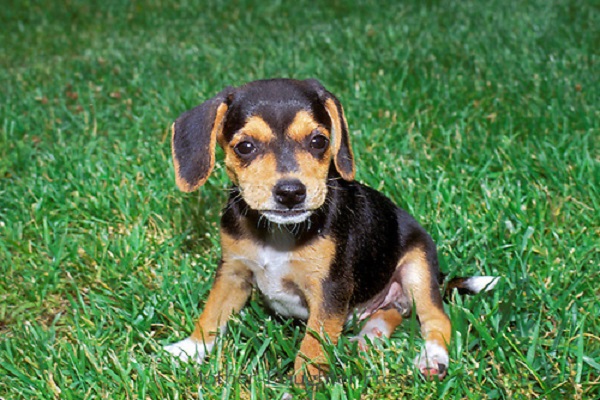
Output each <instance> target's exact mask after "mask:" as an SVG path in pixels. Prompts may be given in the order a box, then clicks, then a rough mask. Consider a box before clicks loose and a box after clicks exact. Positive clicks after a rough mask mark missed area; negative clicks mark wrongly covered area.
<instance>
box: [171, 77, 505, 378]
mask: <svg viewBox="0 0 600 400" xmlns="http://www.w3.org/2000/svg"><path fill="white" fill-rule="evenodd" d="M172 134H173V136H172V151H173V163H174V166H175V181H176V183H177V186H178V187H179V188H180V189H181V190H183V191H185V192H191V191H193V190H196V189H197V188H199V187H200V186H202V184H204V182H205V181H206V179H207V178H208V176H209V175H210V173H211V170H212V169H213V166H214V164H215V146H216V144H217V143H218V144H219V145H220V146H221V147H222V148H223V150H224V153H225V167H226V171H227V174H228V176H229V178H230V179H231V181H232V182H233V186H232V188H231V190H230V195H229V200H228V202H227V205H226V206H225V208H224V209H223V214H222V217H221V250H222V257H221V261H220V262H219V266H218V268H217V271H216V276H215V280H214V285H213V287H212V289H211V291H210V294H209V296H208V299H207V301H206V305H205V307H204V311H203V312H202V314H201V315H200V318H199V319H198V321H197V322H196V326H195V329H194V331H193V333H192V334H191V336H190V337H189V338H187V339H185V340H182V341H180V342H178V343H174V344H171V345H169V346H166V347H165V349H166V350H167V351H168V352H169V353H171V354H173V355H174V356H176V357H178V358H179V359H181V360H183V361H187V360H189V359H192V360H194V361H197V362H201V361H202V359H203V358H204V357H205V356H207V354H208V353H209V352H210V350H211V348H212V347H213V345H214V342H215V337H216V335H218V334H219V333H223V332H224V330H225V327H226V324H227V320H228V319H229V317H230V316H231V315H232V314H234V313H237V312H239V311H240V310H241V309H242V307H243V306H244V304H245V303H246V301H247V300H248V298H249V297H250V294H251V292H252V289H253V288H257V289H258V290H259V291H260V292H261V293H262V295H263V297H264V300H265V302H266V303H267V304H268V305H269V307H270V308H272V309H273V310H274V311H275V312H277V313H279V314H281V315H283V316H287V317H294V318H300V319H304V320H307V328H308V329H307V333H306V335H305V337H304V339H303V340H302V343H301V345H300V351H299V354H298V356H297V358H296V360H295V365H294V368H295V371H296V373H297V375H296V376H297V377H302V378H305V377H306V376H315V375H319V374H320V373H321V372H323V371H324V370H326V368H327V360H326V358H325V355H324V351H323V349H322V347H321V343H320V341H319V338H318V337H317V335H322V336H323V337H328V338H329V339H330V340H331V341H332V342H333V343H335V342H336V341H337V339H338V338H339V336H340V334H341V333H342V330H343V327H344V324H345V323H346V322H347V321H348V320H349V319H351V318H358V319H359V320H361V321H364V324H363V327H362V329H361V331H360V332H359V333H358V335H357V336H356V337H355V338H354V339H355V340H358V341H359V344H360V345H361V347H364V346H365V345H366V343H367V341H366V340H365V339H366V338H369V339H371V340H374V339H376V338H378V337H382V336H386V337H390V336H391V335H392V333H393V332H394V329H395V328H396V327H397V326H398V325H399V324H400V323H401V321H402V319H403V318H406V317H407V316H408V315H409V314H410V313H411V312H412V311H413V310H415V312H416V313H417V317H418V321H419V322H420V326H421V333H422V335H423V338H424V340H425V345H424V348H423V349H422V352H421V354H420V355H419V356H418V357H417V359H416V360H415V364H416V367H417V368H418V369H419V371H420V372H421V373H422V374H423V375H425V376H426V377H428V378H432V377H437V378H439V379H441V378H443V377H444V376H445V374H446V371H447V366H448V362H449V359H448V350H447V349H448V343H449V342H450V339H451V336H452V333H451V332H452V331H451V326H450V320H449V318H448V315H447V314H446V313H445V312H444V308H443V306H442V296H441V294H440V284H441V274H440V271H439V269H438V259H437V253H436V247H435V244H434V242H433V240H432V239H431V237H430V236H429V235H428V234H427V232H426V231H425V230H424V229H423V228H422V227H421V226H420V225H419V224H418V223H417V221H416V220H415V219H414V218H413V217H412V216H410V215H409V214H408V213H407V212H406V211H404V210H402V209H400V208H399V207H397V206H396V205H395V204H394V203H393V202H392V201H391V200H389V199H388V198H387V197H385V196H384V195H382V194H381V193H379V192H377V191H376V190H373V189H371V188H369V187H367V186H365V185H363V184H361V183H359V182H357V181H355V180H354V175H355V166H354V156H353V153H352V148H351V146H350V136H349V133H348V125H347V123H346V118H345V117H344V110H343V108H342V105H341V104H340V102H339V100H338V99H337V98H336V97H335V96H334V95H333V94H331V93H330V92H328V91H327V90H326V89H325V88H324V87H323V86H322V85H321V84H320V83H319V82H318V81H316V80H312V79H310V80H304V81H300V80H292V79H271V80H261V81H255V82H251V83H248V84H246V85H244V86H241V87H238V88H231V87H228V88H226V89H225V90H223V91H222V92H220V93H219V94H217V95H216V96H215V97H213V98H212V99H209V100H207V101H205V102H204V103H202V104H200V105H199V106H197V107H196V108H194V109H192V110H189V111H187V112H185V113H184V114H182V115H181V116H180V117H179V118H178V119H177V120H176V121H175V123H174V124H173V127H172ZM496 281H497V278H495V277H475V278H458V279H455V280H453V281H451V282H450V283H449V284H448V285H447V287H448V288H458V289H461V290H463V291H470V292H479V291H481V290H484V289H491V288H492V287H493V286H494V285H495V283H496Z"/></svg>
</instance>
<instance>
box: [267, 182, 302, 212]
mask: <svg viewBox="0 0 600 400" xmlns="http://www.w3.org/2000/svg"><path fill="white" fill-rule="evenodd" d="M273 195H274V197H275V201H276V202H277V203H279V204H281V205H283V206H286V207H287V208H293V207H294V206H297V205H298V204H301V203H302V202H303V201H304V200H305V199H306V186H304V185H303V184H302V182H300V181H299V180H298V179H291V180H282V181H279V182H277V185H275V187H274V188H273Z"/></svg>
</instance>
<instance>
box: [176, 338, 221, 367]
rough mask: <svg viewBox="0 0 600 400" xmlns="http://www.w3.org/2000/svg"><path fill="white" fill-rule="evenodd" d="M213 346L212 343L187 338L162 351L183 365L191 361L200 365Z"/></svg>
mask: <svg viewBox="0 0 600 400" xmlns="http://www.w3.org/2000/svg"><path fill="white" fill-rule="evenodd" d="M213 344H214V342H209V343H203V342H199V341H197V340H194V339H192V338H187V339H184V340H182V341H180V342H177V343H173V344H170V345H167V346H165V347H164V350H165V351H167V352H169V353H171V355H173V356H174V357H176V358H178V359H179V360H180V361H182V362H184V363H187V362H188V361H189V360H191V361H193V362H195V363H198V364H201V363H202V360H203V359H204V357H205V356H206V354H207V353H208V352H210V350H211V349H212V347H213Z"/></svg>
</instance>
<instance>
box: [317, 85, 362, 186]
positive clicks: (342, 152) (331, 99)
mask: <svg viewBox="0 0 600 400" xmlns="http://www.w3.org/2000/svg"><path fill="white" fill-rule="evenodd" d="M305 82H306V83H307V84H308V85H310V86H311V87H312V88H313V89H315V90H316V91H317V93H318V94H319V98H320V99H321V101H322V103H323V106H324V107H325V110H326V111H327V114H329V118H330V119H331V131H332V132H331V135H332V141H331V148H332V151H333V163H334V165H335V169H336V170H337V171H338V172H339V173H340V175H341V176H342V178H343V179H344V180H346V181H352V180H354V174H355V169H354V155H353V154H352V146H351V145H350V135H349V133H348V122H346V116H345V115H344V109H343V108H342V104H341V103H340V101H339V100H338V99H337V98H336V97H335V96H334V95H333V94H331V93H330V92H328V91H327V90H326V89H325V88H324V87H323V85H321V83H320V82H319V81H317V80H315V79H308V80H306V81H305Z"/></svg>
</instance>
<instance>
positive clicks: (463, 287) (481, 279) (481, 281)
mask: <svg viewBox="0 0 600 400" xmlns="http://www.w3.org/2000/svg"><path fill="white" fill-rule="evenodd" d="M499 280H500V277H499V276H471V277H459V278H454V279H452V280H450V281H449V282H448V283H447V284H446V290H445V291H444V295H445V296H446V297H448V296H450V294H451V293H452V290H454V289H458V293H459V294H475V293H480V292H487V291H489V290H492V289H493V288H494V286H496V284H497V283H498V281H499Z"/></svg>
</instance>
